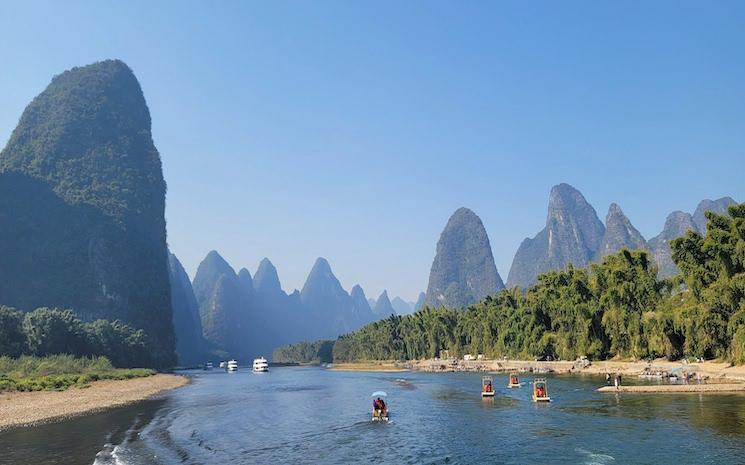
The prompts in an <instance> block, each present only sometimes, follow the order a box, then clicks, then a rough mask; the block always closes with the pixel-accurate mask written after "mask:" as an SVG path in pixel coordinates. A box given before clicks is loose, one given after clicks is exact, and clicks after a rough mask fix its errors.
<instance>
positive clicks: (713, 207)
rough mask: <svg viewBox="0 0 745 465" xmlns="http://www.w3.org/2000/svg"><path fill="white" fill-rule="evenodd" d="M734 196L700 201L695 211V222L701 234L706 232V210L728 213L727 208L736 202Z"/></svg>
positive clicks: (720, 213)
mask: <svg viewBox="0 0 745 465" xmlns="http://www.w3.org/2000/svg"><path fill="white" fill-rule="evenodd" d="M735 203H737V202H735V199H733V198H732V197H722V198H720V199H716V200H710V199H704V200H702V201H701V202H699V204H698V206H697V207H696V211H695V212H694V213H693V222H694V223H695V224H696V228H697V229H698V231H699V232H700V233H701V234H706V223H707V220H706V212H712V213H717V214H719V215H722V214H725V213H727V208H728V207H729V206H730V205H732V204H735Z"/></svg>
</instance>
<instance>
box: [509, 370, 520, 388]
mask: <svg viewBox="0 0 745 465" xmlns="http://www.w3.org/2000/svg"><path fill="white" fill-rule="evenodd" d="M507 387H508V388H519V387H520V378H518V377H517V372H515V371H513V372H512V373H510V378H509V381H507Z"/></svg>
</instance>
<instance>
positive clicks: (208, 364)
mask: <svg viewBox="0 0 745 465" xmlns="http://www.w3.org/2000/svg"><path fill="white" fill-rule="evenodd" d="M204 369H205V370H211V369H212V362H207V363H205V364H204Z"/></svg>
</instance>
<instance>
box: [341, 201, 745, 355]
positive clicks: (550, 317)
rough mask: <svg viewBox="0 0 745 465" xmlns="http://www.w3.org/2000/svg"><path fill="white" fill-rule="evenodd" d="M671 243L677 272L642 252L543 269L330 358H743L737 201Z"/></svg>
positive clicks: (360, 339) (412, 318)
mask: <svg viewBox="0 0 745 465" xmlns="http://www.w3.org/2000/svg"><path fill="white" fill-rule="evenodd" d="M706 216H707V219H708V226H707V232H706V234H705V235H702V234H700V233H698V232H696V231H688V232H687V233H686V234H685V235H684V236H683V237H680V238H678V239H675V240H673V241H672V242H671V243H670V246H671V249H672V257H673V260H674V262H675V264H676V265H677V266H678V267H679V268H680V270H681V272H680V274H679V275H677V276H673V277H670V278H667V279H663V280H658V279H657V267H656V265H654V262H653V261H652V259H651V257H650V255H649V253H648V252H646V251H643V250H638V251H628V250H622V251H621V252H619V253H616V254H613V255H608V256H606V257H604V258H603V259H602V261H601V262H599V263H593V264H591V265H590V266H589V268H574V267H572V266H569V267H567V268H566V269H564V270H557V271H549V272H547V273H544V274H541V275H540V276H539V278H538V281H537V283H536V284H534V285H533V286H531V287H530V288H528V289H527V290H526V291H525V292H523V291H521V290H519V289H518V288H512V289H505V290H502V291H501V292H499V293H498V294H496V295H494V296H490V297H487V298H486V299H485V300H483V301H482V302H480V303H478V304H475V305H472V306H470V307H469V308H467V309H465V310H455V309H445V308H439V309H436V308H424V309H422V310H420V311H419V312H416V313H415V314H413V315H408V316H403V317H401V316H391V317H390V318H388V319H386V320H382V321H379V322H376V323H372V324H369V325H367V326H365V327H364V328H362V329H360V330H359V331H355V332H353V333H350V334H346V335H344V336H341V337H339V338H338V339H337V341H336V342H335V344H334V348H333V358H334V361H353V360H371V359H388V360H390V359H398V360H401V359H422V358H430V357H436V356H438V355H439V353H440V351H441V350H443V349H447V350H449V352H450V355H455V356H458V355H463V354H465V353H474V354H475V353H481V354H484V355H486V356H488V357H492V358H497V357H503V356H506V357H514V358H521V359H533V358H538V359H544V358H548V357H551V358H553V359H563V360H572V359H574V358H576V357H578V356H583V355H586V356H588V357H589V358H591V359H596V360H597V359H610V358H622V359H642V358H648V357H660V356H664V357H667V358H669V359H679V358H682V357H695V358H700V357H702V358H706V359H713V358H720V359H726V360H730V361H732V362H734V363H743V362H745V299H744V297H745V204H739V205H732V206H730V207H729V215H718V214H714V213H711V212H708V213H707V214H706Z"/></svg>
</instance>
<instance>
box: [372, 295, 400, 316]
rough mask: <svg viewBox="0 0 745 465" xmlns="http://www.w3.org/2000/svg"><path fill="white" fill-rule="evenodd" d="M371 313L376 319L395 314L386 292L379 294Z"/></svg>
mask: <svg viewBox="0 0 745 465" xmlns="http://www.w3.org/2000/svg"><path fill="white" fill-rule="evenodd" d="M373 313H374V314H375V315H376V316H377V317H378V318H386V317H388V316H390V315H395V314H396V310H395V309H394V308H393V305H392V304H391V299H389V298H388V291H383V293H382V294H380V297H378V299H377V300H376V301H375V308H373Z"/></svg>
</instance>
